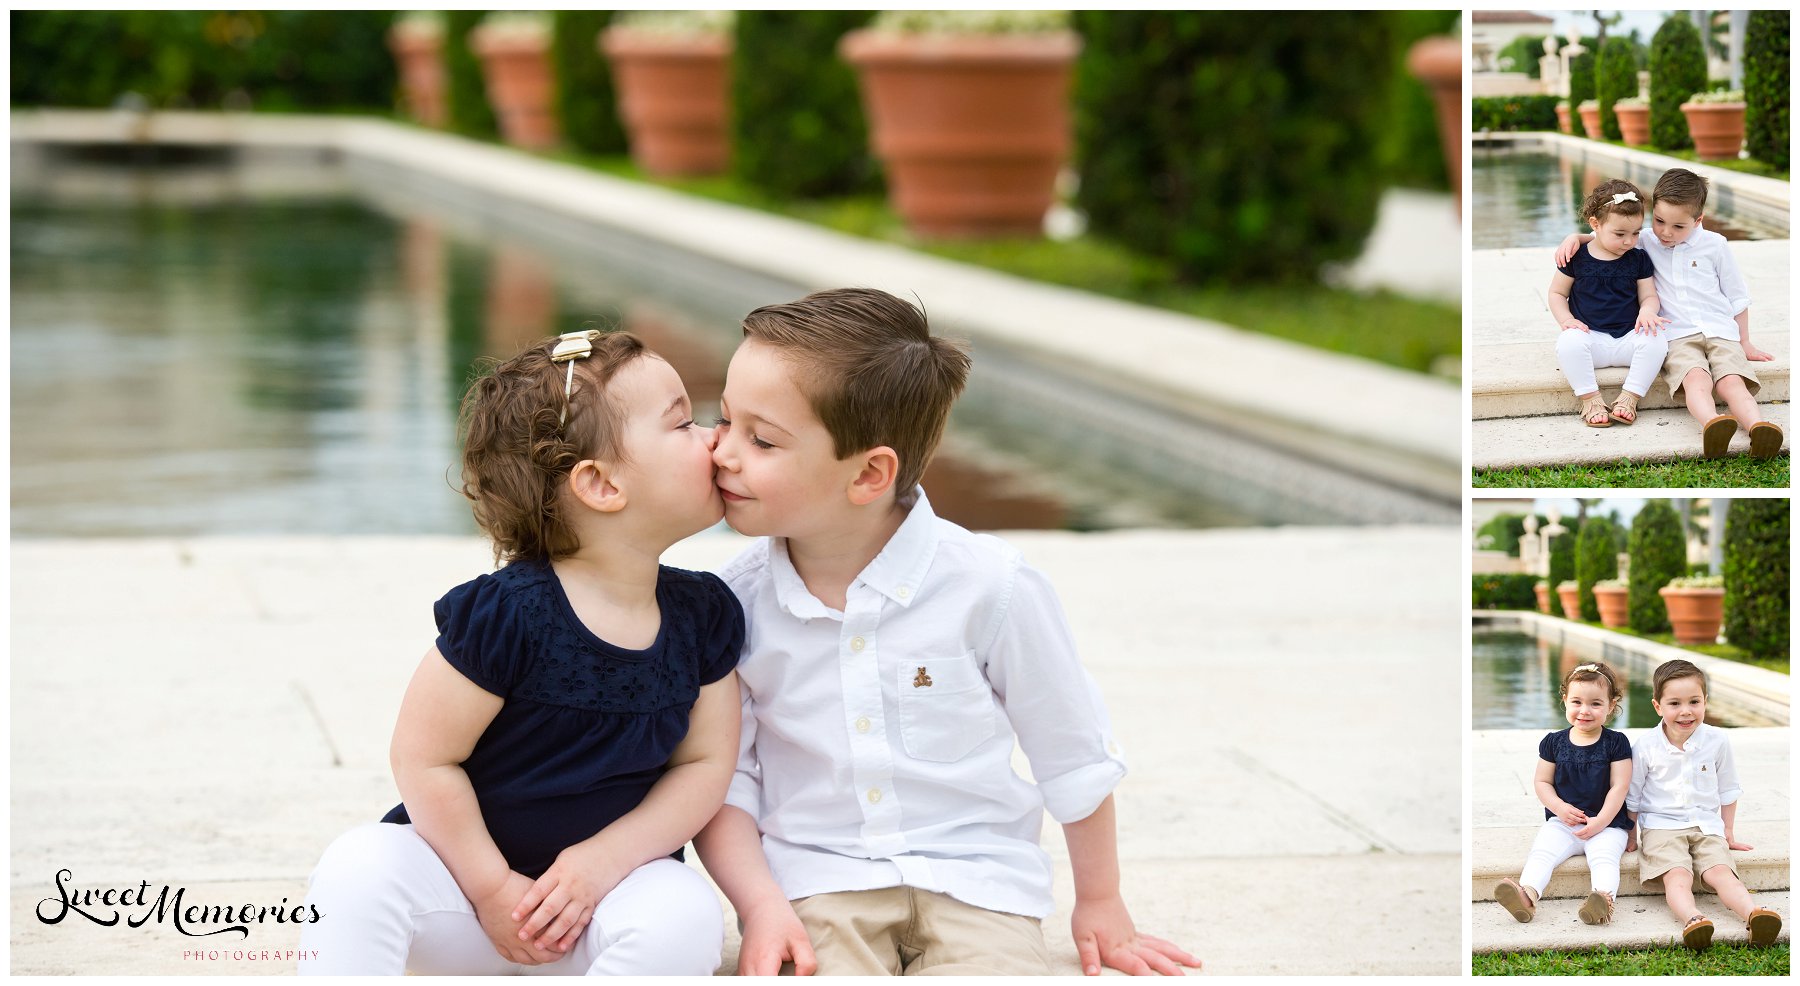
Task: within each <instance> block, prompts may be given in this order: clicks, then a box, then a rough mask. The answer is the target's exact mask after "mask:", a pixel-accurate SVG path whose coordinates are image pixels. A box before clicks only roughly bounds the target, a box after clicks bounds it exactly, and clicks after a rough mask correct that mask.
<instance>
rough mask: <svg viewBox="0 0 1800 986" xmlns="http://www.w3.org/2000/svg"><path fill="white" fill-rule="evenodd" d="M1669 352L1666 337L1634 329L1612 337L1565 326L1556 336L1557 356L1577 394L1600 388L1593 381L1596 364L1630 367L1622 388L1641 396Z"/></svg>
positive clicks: (1645, 391)
mask: <svg viewBox="0 0 1800 986" xmlns="http://www.w3.org/2000/svg"><path fill="white" fill-rule="evenodd" d="M1668 354H1669V340H1668V339H1667V338H1666V337H1665V336H1662V335H1654V336H1652V335H1645V334H1643V333H1642V332H1636V331H1632V332H1627V333H1626V334H1624V335H1622V336H1620V337H1619V338H1617V339H1614V338H1613V337H1612V336H1609V335H1607V334H1606V333H1604V332H1597V331H1596V332H1583V331H1581V330H1580V329H1564V330H1562V332H1561V333H1559V334H1558V335H1557V337H1556V358H1557V360H1558V361H1559V362H1561V364H1562V371H1563V376H1565V377H1567V378H1568V380H1569V386H1570V387H1572V388H1574V390H1575V396H1576V397H1580V396H1581V395H1583V394H1591V393H1593V392H1594V391H1596V390H1599V389H1600V385H1599V384H1598V383H1596V382H1595V381H1594V368H1595V367H1598V366H1629V367H1631V369H1629V370H1627V371H1625V389H1626V390H1629V391H1631V392H1632V393H1634V394H1636V395H1638V396H1639V397H1642V396H1644V395H1645V394H1647V393H1649V392H1650V385H1651V384H1653V383H1655V382H1656V371H1658V370H1660V369H1662V365H1663V357H1665V356H1667V355H1668Z"/></svg>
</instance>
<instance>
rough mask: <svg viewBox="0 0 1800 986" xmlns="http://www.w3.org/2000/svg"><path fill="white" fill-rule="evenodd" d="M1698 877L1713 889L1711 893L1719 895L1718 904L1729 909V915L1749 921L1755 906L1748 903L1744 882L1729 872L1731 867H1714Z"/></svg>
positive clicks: (1747, 892) (1747, 891)
mask: <svg viewBox="0 0 1800 986" xmlns="http://www.w3.org/2000/svg"><path fill="white" fill-rule="evenodd" d="M1700 877H1701V879H1703V880H1705V881H1706V885H1707V886H1709V887H1711V888H1712V889H1713V893H1715V894H1718V895H1719V902H1720V903H1722V904H1724V905H1725V906H1726V907H1729V908H1731V913H1733V914H1736V915H1737V916H1738V917H1740V918H1743V919H1744V920H1746V921H1748V920H1749V919H1750V912H1751V911H1753V910H1755V909H1756V905H1755V904H1752V903H1751V902H1750V890H1749V888H1748V887H1745V886H1744V881H1742V880H1740V879H1738V875H1737V874H1736V873H1733V872H1731V867H1729V866H1714V867H1711V868H1710V869H1708V870H1707V871H1706V872H1705V873H1702V874H1700Z"/></svg>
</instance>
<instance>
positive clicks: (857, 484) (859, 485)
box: [849, 445, 900, 507]
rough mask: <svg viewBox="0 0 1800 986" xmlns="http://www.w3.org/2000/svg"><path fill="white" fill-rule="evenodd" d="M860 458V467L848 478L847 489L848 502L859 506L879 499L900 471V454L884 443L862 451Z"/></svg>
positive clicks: (890, 487) (891, 487)
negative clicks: (851, 477) (854, 474)
mask: <svg viewBox="0 0 1800 986" xmlns="http://www.w3.org/2000/svg"><path fill="white" fill-rule="evenodd" d="M861 458H862V460H863V462H862V468H861V469H859V470H857V473H856V476H855V478H853V479H851V480H850V490H849V494H850V502H851V503H854V504H856V505H857V506H859V507H862V506H867V505H869V504H871V503H874V502H875V501H876V500H879V499H881V495H882V494H883V493H886V492H887V491H888V490H890V489H893V487H894V479H895V478H896V477H897V476H898V475H899V473H900V454H899V453H898V452H895V451H894V450H893V449H891V448H888V447H887V446H886V445H878V446H876V447H875V448H872V449H870V450H868V451H867V452H864V453H862V456H861Z"/></svg>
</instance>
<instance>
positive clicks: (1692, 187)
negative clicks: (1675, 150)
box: [1650, 168, 1706, 216]
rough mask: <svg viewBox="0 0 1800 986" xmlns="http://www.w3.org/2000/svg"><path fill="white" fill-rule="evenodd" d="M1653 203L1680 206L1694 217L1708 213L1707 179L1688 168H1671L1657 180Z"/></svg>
mask: <svg viewBox="0 0 1800 986" xmlns="http://www.w3.org/2000/svg"><path fill="white" fill-rule="evenodd" d="M1650 195H1651V201H1653V202H1667V203H1669V204H1670V205H1678V206H1681V207H1682V208H1684V209H1686V210H1688V211H1689V212H1691V213H1693V214H1694V215H1696V216H1698V215H1702V214H1703V213H1705V212H1706V179H1704V178H1702V177H1700V176H1699V175H1697V174H1694V173H1693V172H1692V171H1689V170H1687V169H1686V168H1670V169H1669V170H1667V171H1665V172H1663V175H1662V177H1661V178H1658V179H1657V180H1656V190H1655V191H1653V192H1651V193H1650Z"/></svg>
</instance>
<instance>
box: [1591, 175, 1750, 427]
mask: <svg viewBox="0 0 1800 986" xmlns="http://www.w3.org/2000/svg"><path fill="white" fill-rule="evenodd" d="M1650 198H1651V202H1652V204H1653V205H1652V209H1651V232H1653V233H1654V234H1655V236H1654V237H1652V238H1650V239H1646V240H1643V241H1642V242H1640V243H1639V244H1638V249H1640V250H1643V251H1644V252H1646V253H1648V254H1649V255H1650V262H1651V264H1652V265H1653V266H1654V267H1655V268H1656V297H1657V299H1658V301H1660V302H1661V305H1662V313H1663V315H1664V317H1666V318H1668V320H1669V330H1668V339H1669V355H1668V357H1667V358H1666V359H1665V360H1664V362H1663V374H1662V375H1663V382H1665V383H1667V384H1668V385H1669V393H1670V394H1676V393H1679V394H1681V395H1682V396H1683V398H1684V399H1685V400H1686V401H1687V409H1688V413H1689V414H1691V415H1693V416H1694V420H1695V421H1697V422H1699V424H1700V427H1701V452H1702V454H1703V455H1705V457H1706V458H1708V459H1717V458H1720V457H1722V456H1724V455H1725V453H1726V450H1727V449H1728V448H1729V447H1730V445H1731V439H1732V436H1733V435H1736V434H1737V430H1738V428H1739V426H1742V427H1743V428H1744V429H1746V431H1747V432H1748V433H1749V436H1750V454H1751V455H1753V456H1755V457H1756V458H1759V459H1768V458H1772V457H1773V456H1775V455H1776V454H1777V453H1778V452H1780V451H1781V438H1782V436H1781V427H1780V426H1779V425H1776V424H1775V423H1774V422H1772V421H1764V420H1763V419H1762V414H1761V413H1760V412H1759V410H1758V409H1757V406H1756V393H1757V391H1759V390H1761V389H1762V382H1761V381H1759V380H1757V379H1756V372H1755V371H1754V370H1752V369H1751V368H1750V363H1751V362H1752V361H1759V362H1760V361H1767V360H1772V359H1774V358H1775V357H1774V356H1772V355H1770V354H1769V353H1766V352H1763V351H1762V350H1760V349H1758V348H1756V347H1755V346H1754V345H1752V344H1751V342H1750V291H1749V288H1748V287H1746V286H1745V284H1744V275H1743V274H1742V273H1740V272H1739V271H1738V267H1737V264H1736V263H1735V262H1734V261H1733V260H1732V259H1731V250H1730V249H1729V248H1728V247H1727V246H1726V243H1725V237H1723V236H1720V235H1719V234H1717V233H1715V232H1713V231H1711V230H1709V229H1705V228H1702V226H1701V225H1700V222H1701V220H1702V219H1704V218H1706V215H1705V214H1706V179H1704V178H1701V177H1700V176H1699V175H1696V174H1694V173H1693V172H1692V171H1688V170H1687V169H1685V168H1670V169H1669V170H1668V171H1665V172H1663V176H1662V177H1661V178H1659V179H1657V182H1656V189H1655V191H1653V192H1652V193H1651V196H1650ZM1591 239H1593V237H1592V236H1591V235H1588V234H1579V233H1576V234H1571V235H1570V236H1568V237H1567V238H1566V239H1564V240H1563V242H1562V245H1561V246H1559V247H1558V248H1557V253H1556V259H1557V264H1558V265H1559V266H1561V265H1565V264H1567V263H1568V258H1569V256H1570V255H1572V254H1573V253H1574V252H1575V251H1576V250H1577V249H1578V248H1579V247H1580V246H1581V244H1583V243H1586V242H1587V241H1589V240H1591ZM1717 398H1724V400H1725V405H1726V407H1728V408H1729V409H1730V413H1729V414H1718V413H1716V412H1717V411H1718V406H1717V404H1716V403H1715V401H1716V400H1717Z"/></svg>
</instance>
